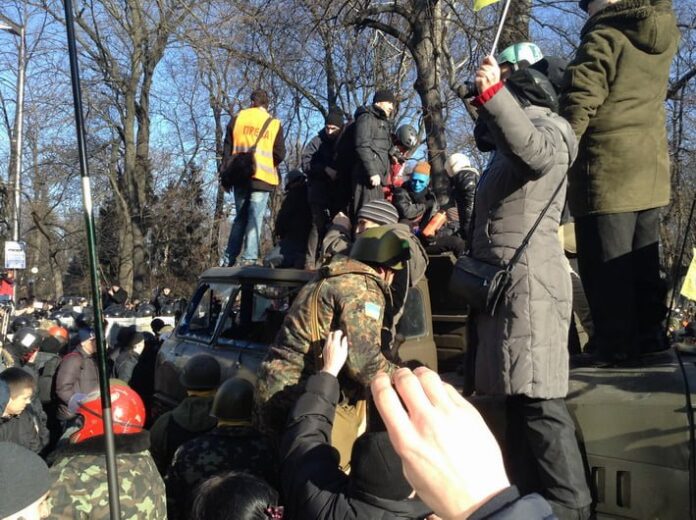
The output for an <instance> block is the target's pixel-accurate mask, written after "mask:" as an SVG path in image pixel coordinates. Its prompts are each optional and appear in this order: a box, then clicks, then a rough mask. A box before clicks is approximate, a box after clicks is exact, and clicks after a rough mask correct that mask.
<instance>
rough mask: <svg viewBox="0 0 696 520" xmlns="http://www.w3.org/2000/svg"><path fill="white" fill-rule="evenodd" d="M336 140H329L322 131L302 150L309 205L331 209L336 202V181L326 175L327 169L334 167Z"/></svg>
mask: <svg viewBox="0 0 696 520" xmlns="http://www.w3.org/2000/svg"><path fill="white" fill-rule="evenodd" d="M335 154H336V139H331V138H329V136H328V135H326V132H325V131H324V130H321V131H320V132H319V133H318V134H317V135H316V136H314V138H313V139H312V140H311V141H309V142H308V143H307V144H306V145H305V147H304V149H303V150H302V171H303V172H305V175H307V180H308V184H309V203H310V204H312V205H316V206H320V207H323V208H330V207H332V205H333V202H334V199H335V197H334V193H333V192H334V190H335V189H336V181H335V180H331V178H330V177H329V176H328V175H327V174H326V171H325V170H326V168H327V167H330V168H333V167H334V163H335V161H334V159H335Z"/></svg>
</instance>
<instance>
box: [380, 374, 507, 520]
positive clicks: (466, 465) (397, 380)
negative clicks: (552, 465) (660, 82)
mask: <svg viewBox="0 0 696 520" xmlns="http://www.w3.org/2000/svg"><path fill="white" fill-rule="evenodd" d="M371 389H372V395H373V397H374V401H375V404H376V406H377V409H378V410H379V413H380V415H381V416H382V419H383V420H384V424H385V426H386V427H387V432H388V433H389V439H390V440H391V443H392V445H393V446H394V449H395V450H396V452H397V453H398V454H399V456H400V457H401V460H402V462H403V469H404V475H405V476H406V479H407V480H408V481H409V482H410V483H411V485H412V486H413V488H414V489H415V491H416V493H417V494H418V496H419V497H420V498H421V499H422V500H423V502H425V503H426V504H428V505H429V506H430V507H431V508H433V511H434V512H435V513H436V514H437V515H438V516H440V517H442V518H445V519H447V520H450V519H460V518H466V517H467V516H468V515H470V514H471V513H472V512H473V511H475V510H476V509H477V508H478V507H480V506H481V505H482V504H483V503H485V501H486V500H488V499H489V498H491V497H492V496H493V495H495V494H497V493H499V492H500V491H502V490H503V489H505V488H506V487H508V486H509V485H510V484H509V481H508V479H507V476H506V474H505V468H504V467H503V458H502V455H501V453H500V448H499V447H498V444H497V442H496V440H495V438H494V437H493V434H492V433H491V432H490V430H489V429H488V427H487V426H486V423H485V422H484V421H483V418H482V417H481V415H480V414H479V413H478V412H477V411H476V409H475V408H474V407H473V406H472V405H471V404H470V403H469V402H468V401H466V400H465V399H464V398H463V397H462V396H461V395H459V393H458V392H457V391H456V390H455V389H454V388H453V387H452V386H451V385H448V384H445V383H443V382H442V380H441V379H440V377H439V376H438V375H437V374H436V373H435V372H433V371H432V370H429V369H427V368H425V367H421V368H417V369H416V370H415V371H414V372H411V371H410V370H409V369H405V368H402V369H399V370H397V371H396V372H395V373H394V374H393V386H392V379H390V378H389V376H388V375H387V374H385V373H380V374H378V375H377V376H376V377H375V378H374V380H373V381H372V385H371ZM397 392H398V394H397ZM399 397H401V400H402V401H403V404H402V402H401V401H399ZM404 405H405V408H404Z"/></svg>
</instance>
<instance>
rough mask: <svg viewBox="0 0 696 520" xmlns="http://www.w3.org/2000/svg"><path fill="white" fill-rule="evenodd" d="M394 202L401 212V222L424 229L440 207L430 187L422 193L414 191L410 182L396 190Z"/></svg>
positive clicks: (397, 209)
mask: <svg viewBox="0 0 696 520" xmlns="http://www.w3.org/2000/svg"><path fill="white" fill-rule="evenodd" d="M392 203H393V204H394V207H395V208H396V211H397V212H398V213H399V220H400V221H401V222H404V223H406V224H408V225H409V226H411V227H416V226H417V227H418V228H419V229H423V228H424V227H425V226H426V225H427V224H428V222H429V221H430V219H431V218H432V216H433V215H435V213H437V211H438V209H439V206H438V204H437V199H436V198H435V194H434V193H433V192H432V190H431V189H430V187H428V188H426V189H425V191H423V192H421V193H414V192H413V191H411V187H410V183H408V182H407V183H405V184H404V185H403V186H402V187H400V188H396V189H395V190H394V197H393V199H392Z"/></svg>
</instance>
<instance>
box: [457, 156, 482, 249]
mask: <svg viewBox="0 0 696 520" xmlns="http://www.w3.org/2000/svg"><path fill="white" fill-rule="evenodd" d="M478 181H479V174H478V172H477V171H476V170H474V169H473V168H471V169H469V168H467V169H464V170H460V171H458V172H454V175H452V177H451V178H450V182H451V183H452V197H453V198H454V201H455V203H456V204H457V211H458V212H459V233H460V235H461V237H462V238H463V239H465V240H468V239H469V234H470V232H471V229H470V228H471V216H472V215H473V214H474V197H475V196H476V185H477V184H478Z"/></svg>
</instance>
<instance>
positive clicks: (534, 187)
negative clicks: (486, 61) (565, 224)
mask: <svg viewBox="0 0 696 520" xmlns="http://www.w3.org/2000/svg"><path fill="white" fill-rule="evenodd" d="M480 113H481V117H483V118H485V119H486V122H487V124H488V126H489V128H490V131H491V136H492V137H493V138H494V140H495V145H496V151H495V152H494V156H493V158H492V160H491V162H490V164H489V166H488V168H487V169H486V171H485V172H484V174H483V176H482V177H481V181H480V182H479V185H478V189H477V191H476V202H475V210H474V229H473V237H472V254H473V256H474V257H475V258H477V259H479V260H482V261H485V262H487V263H490V264H494V265H500V266H503V265H507V263H508V262H509V261H510V259H511V258H512V256H513V254H514V253H515V250H516V249H517V248H518V247H519V246H520V244H521V243H522V240H523V239H524V237H525V235H526V234H527V232H528V231H529V230H530V229H531V227H532V225H533V224H534V222H535V220H536V218H537V217H538V216H539V214H540V213H541V211H542V209H543V208H544V206H545V205H546V203H547V202H548V200H549V199H550V198H551V196H552V194H553V192H554V191H555V189H556V188H557V186H558V184H559V182H561V179H563V178H564V177H565V175H566V172H567V171H568V167H569V164H570V163H571V162H572V160H573V159H574V158H575V156H576V154H577V142H576V138H575V136H574V134H573V131H572V130H571V128H570V125H569V124H568V122H567V121H566V120H565V119H562V118H561V117H559V116H557V115H556V114H553V113H552V112H551V111H549V110H547V109H545V108H541V107H535V106H531V107H527V108H525V109H522V108H521V107H520V106H519V104H518V103H517V102H516V101H515V99H514V98H513V97H512V95H511V94H510V93H509V91H508V90H507V89H505V88H503V89H502V90H500V91H499V92H498V93H497V94H495V95H494V96H493V97H492V98H491V99H490V100H489V101H487V102H486V103H485V104H484V105H483V107H482V108H481V109H480ZM569 148H570V152H569ZM565 194H566V187H565V186H563V187H562V188H561V190H560V192H559V194H558V195H557V196H556V199H555V200H554V202H553V203H552V204H551V207H550V208H549V210H548V212H547V213H546V216H545V217H544V219H543V220H542V221H541V223H540V224H539V227H538V228H537V230H536V232H535V233H534V235H533V236H532V238H531V241H530V243H529V246H528V247H527V249H526V250H525V252H524V253H523V255H522V257H521V259H520V261H519V262H518V263H517V265H516V266H515V268H514V269H513V271H512V284H511V286H510V288H509V289H508V292H507V294H506V296H505V298H504V300H503V301H502V303H501V304H500V306H499V307H498V310H497V311H496V315H495V316H493V317H490V316H488V315H483V314H482V315H478V316H476V321H475V324H476V330H477V335H478V340H479V342H478V348H477V353H476V390H477V391H478V392H481V393H484V394H493V395H496V394H497V395H518V394H523V395H526V396H529V397H532V398H545V399H553V398H559V397H565V395H566V393H567V391H568V349H567V343H568V327H569V324H570V315H571V283H570V276H569V273H568V272H567V271H566V268H565V265H564V261H563V249H562V248H561V243H560V241H559V239H558V226H559V221H560V218H561V212H562V209H563V202H564V201H565Z"/></svg>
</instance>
